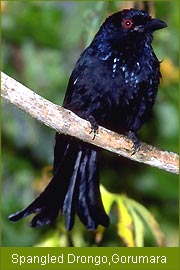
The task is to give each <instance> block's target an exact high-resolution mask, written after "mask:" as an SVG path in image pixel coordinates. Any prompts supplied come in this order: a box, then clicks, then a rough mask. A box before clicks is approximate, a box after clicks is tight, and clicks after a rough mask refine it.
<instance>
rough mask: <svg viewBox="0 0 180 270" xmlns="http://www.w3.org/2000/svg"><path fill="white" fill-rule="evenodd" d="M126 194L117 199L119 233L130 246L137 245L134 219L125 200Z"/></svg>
mask: <svg viewBox="0 0 180 270" xmlns="http://www.w3.org/2000/svg"><path fill="white" fill-rule="evenodd" d="M123 198H124V196H119V199H118V200H117V201H116V202H117V205H118V212H119V221H118V224H117V227H118V235H119V236H120V237H121V238H122V239H123V241H124V243H125V244H126V246H128V247H135V241H134V234H133V220H132V216H131V215H130V214H129V212H128V209H127V207H126V205H125V204H124V201H123Z"/></svg>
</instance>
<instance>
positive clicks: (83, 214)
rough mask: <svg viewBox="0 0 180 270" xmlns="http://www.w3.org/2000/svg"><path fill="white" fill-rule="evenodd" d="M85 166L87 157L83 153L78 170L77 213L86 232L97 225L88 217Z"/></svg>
mask: <svg viewBox="0 0 180 270" xmlns="http://www.w3.org/2000/svg"><path fill="white" fill-rule="evenodd" d="M87 164H88V155H87V154H86V153H85V154H84V156H83V161H82V162H81V166H80V170H79V179H80V182H79V191H78V202H77V213H78V216H79V218H80V220H81V221H82V223H83V224H84V225H85V226H86V227H87V229H88V230H95V229H96V227H97V224H96V222H95V221H94V220H93V219H92V217H91V215H90V212H89V205H88V200H87V176H88V175H87Z"/></svg>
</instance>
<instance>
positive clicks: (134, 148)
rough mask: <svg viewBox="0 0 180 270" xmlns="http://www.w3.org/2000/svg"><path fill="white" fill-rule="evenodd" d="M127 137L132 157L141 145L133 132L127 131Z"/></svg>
mask: <svg viewBox="0 0 180 270" xmlns="http://www.w3.org/2000/svg"><path fill="white" fill-rule="evenodd" d="M127 137H128V139H130V140H131V141H132V143H133V146H132V153H131V155H134V154H136V152H138V151H139V150H140V147H141V143H140V141H139V139H138V138H137V137H136V134H135V133H134V132H133V131H128V132H127Z"/></svg>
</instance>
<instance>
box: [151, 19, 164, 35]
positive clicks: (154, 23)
mask: <svg viewBox="0 0 180 270" xmlns="http://www.w3.org/2000/svg"><path fill="white" fill-rule="evenodd" d="M165 27H167V24H166V23H165V22H163V21H161V20H158V19H151V21H150V22H148V23H147V25H146V28H147V29H148V30H150V31H151V32H154V31H156V30H158V29H161V28H165Z"/></svg>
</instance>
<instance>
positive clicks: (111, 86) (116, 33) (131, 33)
mask: <svg viewBox="0 0 180 270" xmlns="http://www.w3.org/2000/svg"><path fill="white" fill-rule="evenodd" d="M166 26H167V25H166V24H165V23H164V22H162V21H160V20H156V19H152V18H151V17H150V16H149V15H148V14H147V13H146V12H144V11H141V10H135V9H130V10H123V11H121V12H118V13H115V14H113V15H112V16H110V17H109V18H107V19H106V21H105V22H104V23H103V24H102V26H101V27H100V29H99V31H98V32H97V34H96V36H95V37H94V39H93V41H92V43H91V44H90V46H89V47H88V48H86V49H85V50H84V52H83V53H82V54H81V56H80V58H79V60H78V61H77V63H76V65H75V68H74V70H73V72H72V74H71V76H70V79H69V84H68V87H67V92H66V96H65V99H64V103H63V106H64V107H65V108H68V109H70V110H72V111H73V112H75V113H76V114H78V115H79V116H80V117H82V118H85V119H87V120H89V121H90V123H91V125H92V128H93V129H94V130H95V131H96V129H97V127H98V125H102V126H104V127H106V128H109V129H111V130H113V131H117V132H122V133H128V132H129V133H130V134H131V135H132V134H134V135H133V136H132V137H134V138H135V133H136V131H137V130H139V129H140V127H141V126H142V124H143V123H144V122H145V121H146V120H147V118H148V116H149V115H150V113H151V109H152V106H153V104H154V102H155V99H156V94H157V89H158V84H159V80H160V70H159V61H158V59H157V57H156V55H155V54H154V51H153V49H152V47H151V42H152V33H153V31H155V30H158V29H161V28H164V27H166ZM98 161H99V150H98V149H96V148H93V147H92V146H91V145H88V144H85V143H82V142H79V141H77V140H74V139H72V138H70V137H67V136H64V135H59V134H56V143H55V148H54V176H53V178H52V180H51V181H50V183H49V185H48V186H47V187H46V189H45V190H44V191H43V192H42V193H41V195H40V196H39V197H38V198H37V199H36V200H35V201H34V202H33V203H32V204H30V205H29V206H28V207H27V208H25V209H24V210H22V211H20V212H18V213H15V214H13V215H11V216H10V217H9V219H10V220H12V221H17V220H19V219H20V218H22V217H24V216H27V215H29V214H31V213H36V212H37V214H36V216H35V217H34V218H33V220H32V222H31V226H32V227H36V226H42V225H44V224H48V223H53V222H54V221H55V219H56V217H57V215H58V213H59V211H61V212H62V214H65V215H66V228H67V230H70V229H71V228H72V227H73V225H74V217H75V214H76V213H77V215H78V216H79V218H80V220H81V221H82V222H83V224H84V225H85V226H86V227H87V228H88V229H89V230H94V229H96V228H97V226H98V225H99V224H101V225H103V226H107V225H108V223H109V218H108V216H107V214H106V213H105V211H104V207H103V204H102V200H101V195H100V191H99V168H98Z"/></svg>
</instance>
